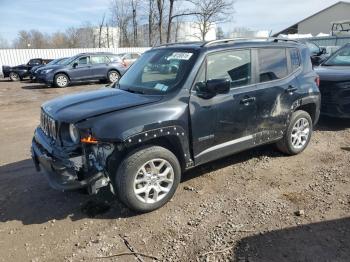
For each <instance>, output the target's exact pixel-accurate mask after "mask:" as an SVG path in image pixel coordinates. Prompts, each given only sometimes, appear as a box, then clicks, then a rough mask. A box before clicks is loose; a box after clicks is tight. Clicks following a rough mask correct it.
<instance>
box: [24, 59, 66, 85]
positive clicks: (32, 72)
mask: <svg viewBox="0 0 350 262" xmlns="http://www.w3.org/2000/svg"><path fill="white" fill-rule="evenodd" d="M67 59H68V57H64V58H58V59H54V60H52V61H51V62H50V63H47V64H42V65H37V66H33V67H32V69H31V70H30V75H29V77H30V79H31V80H35V78H36V72H37V70H38V69H39V68H43V67H44V66H51V65H61V64H63V63H64V62H65V61H66V60H67Z"/></svg>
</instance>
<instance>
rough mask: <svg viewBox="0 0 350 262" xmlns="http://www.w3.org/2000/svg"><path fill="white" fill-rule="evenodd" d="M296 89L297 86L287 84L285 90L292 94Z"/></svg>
mask: <svg viewBox="0 0 350 262" xmlns="http://www.w3.org/2000/svg"><path fill="white" fill-rule="evenodd" d="M297 90H298V88H297V87H295V86H292V85H290V86H288V88H287V89H286V92H288V93H290V94H292V93H294V92H295V91H297Z"/></svg>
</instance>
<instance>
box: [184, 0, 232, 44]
mask: <svg viewBox="0 0 350 262" xmlns="http://www.w3.org/2000/svg"><path fill="white" fill-rule="evenodd" d="M188 1H189V2H191V3H192V4H193V5H194V11H195V12H196V13H197V14H196V22H195V23H196V24H197V26H198V29H199V31H200V36H199V38H200V39H201V40H202V41H204V40H205V37H206V35H207V33H208V32H209V30H210V29H211V28H212V27H213V26H214V25H215V24H218V23H223V22H227V21H229V19H230V17H232V13H233V4H234V1H233V0H188Z"/></svg>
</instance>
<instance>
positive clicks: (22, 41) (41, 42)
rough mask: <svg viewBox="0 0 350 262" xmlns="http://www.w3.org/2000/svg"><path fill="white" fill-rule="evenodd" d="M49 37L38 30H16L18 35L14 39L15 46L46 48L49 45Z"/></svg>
mask: <svg viewBox="0 0 350 262" xmlns="http://www.w3.org/2000/svg"><path fill="white" fill-rule="evenodd" d="M48 38H49V37H48V36H46V35H44V34H43V33H41V32H40V31H38V30H31V31H25V30H21V31H19V32H18V37H17V39H16V40H15V41H14V47H15V48H47V47H49V42H48V40H47V39H48Z"/></svg>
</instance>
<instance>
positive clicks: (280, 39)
mask: <svg viewBox="0 0 350 262" xmlns="http://www.w3.org/2000/svg"><path fill="white" fill-rule="evenodd" d="M249 40H252V41H254V40H266V41H269V40H271V41H273V42H275V43H277V42H279V41H284V42H288V41H290V42H295V43H298V42H299V41H297V40H294V39H287V38H276V37H248V38H243V37H238V38H228V39H219V40H213V41H208V42H205V43H203V44H202V45H201V46H202V47H204V46H210V45H215V44H221V43H222V44H228V43H232V42H236V41H249Z"/></svg>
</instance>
